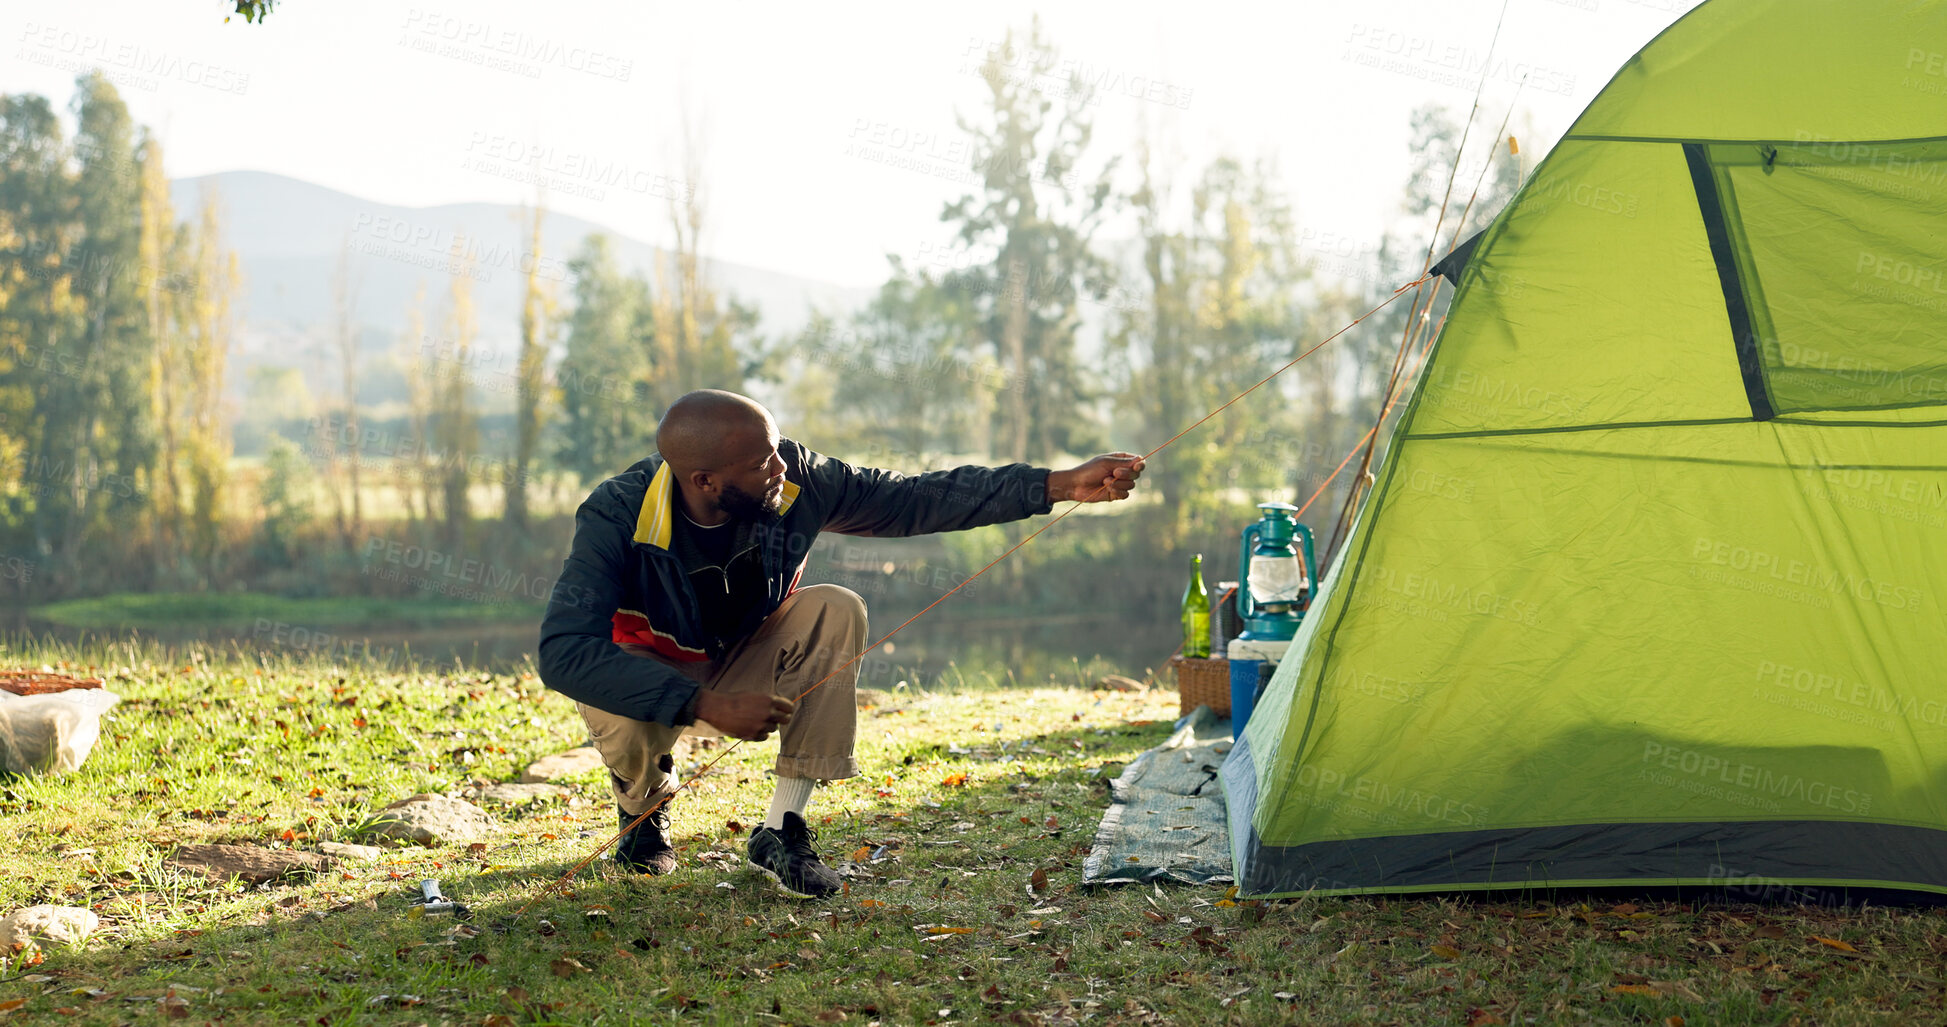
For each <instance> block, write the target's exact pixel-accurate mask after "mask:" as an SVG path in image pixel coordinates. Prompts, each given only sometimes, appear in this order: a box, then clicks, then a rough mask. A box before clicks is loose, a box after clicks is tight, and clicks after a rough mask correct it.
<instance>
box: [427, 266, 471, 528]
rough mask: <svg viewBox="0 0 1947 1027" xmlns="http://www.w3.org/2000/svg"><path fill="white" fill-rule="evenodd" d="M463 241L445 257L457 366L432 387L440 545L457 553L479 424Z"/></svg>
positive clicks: (449, 319) (465, 517) (448, 330)
mask: <svg viewBox="0 0 1947 1027" xmlns="http://www.w3.org/2000/svg"><path fill="white" fill-rule="evenodd" d="M470 252H471V251H470V248H468V247H467V246H466V244H465V241H464V239H462V238H460V237H455V238H454V240H453V245H452V247H451V252H450V254H449V256H450V257H451V258H452V261H453V265H454V274H453V285H452V290H451V292H450V293H449V294H448V306H447V315H446V333H445V334H446V339H447V341H449V342H451V343H452V352H453V360H454V364H455V367H454V369H453V372H452V373H450V374H440V375H437V376H436V378H435V381H434V385H433V418H432V433H433V450H434V452H435V453H436V454H437V458H438V460H439V479H440V513H441V517H442V520H443V522H444V523H443V532H442V542H443V544H444V545H445V546H446V548H447V550H448V552H457V551H458V550H459V548H460V547H461V545H463V544H464V543H465V541H466V526H467V521H468V520H469V519H470V516H471V515H470V512H469V509H468V505H467V488H468V486H469V484H470V474H469V471H470V467H469V465H470V464H471V462H472V460H473V457H474V456H475V455H477V454H478V453H479V451H480V423H479V418H478V417H477V416H476V415H475V413H474V409H473V397H472V387H471V384H470V382H469V381H468V376H467V374H466V373H465V370H466V368H467V367H469V366H470V365H471V364H472V361H473V344H474V341H475V340H476V339H477V338H478V336H479V333H480V326H479V323H478V319H477V318H476V317H475V315H474V311H473V260H472V257H471V256H470V255H469V254H470Z"/></svg>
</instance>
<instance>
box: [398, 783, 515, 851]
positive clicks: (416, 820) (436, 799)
mask: <svg viewBox="0 0 1947 1027" xmlns="http://www.w3.org/2000/svg"><path fill="white" fill-rule="evenodd" d="M493 827H494V820H493V817H491V816H488V815H487V811H486V810H483V809H481V808H480V807H478V806H475V805H474V804H472V803H470V802H463V801H461V800H459V799H449V798H447V797H446V796H444V795H428V794H423V793H422V794H420V795H413V796H409V797H407V798H404V799H400V800H399V801H398V802H395V803H393V804H392V805H390V806H387V807H386V808H384V809H382V810H380V811H379V812H378V815H377V816H376V817H375V818H373V820H372V822H371V824H370V825H368V827H367V829H366V830H367V832H368V833H369V834H371V835H372V836H374V837H378V838H396V839H399V840H401V841H411V842H418V843H419V844H421V845H447V844H450V843H453V842H471V841H478V840H479V839H481V838H484V837H486V835H487V834H488V833H489V832H491V831H492V830H493Z"/></svg>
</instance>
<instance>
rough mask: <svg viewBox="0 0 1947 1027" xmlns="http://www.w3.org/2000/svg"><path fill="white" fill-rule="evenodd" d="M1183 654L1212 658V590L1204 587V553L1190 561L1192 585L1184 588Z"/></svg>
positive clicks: (1202, 658)
mask: <svg viewBox="0 0 1947 1027" xmlns="http://www.w3.org/2000/svg"><path fill="white" fill-rule="evenodd" d="M1183 655H1184V656H1185V657H1187V658H1193V659H1199V660H1207V659H1209V658H1210V591H1209V590H1208V589H1206V588H1204V587H1203V554H1202V553H1198V554H1197V555H1196V557H1195V558H1194V559H1192V560H1191V561H1190V587H1189V588H1186V589H1184V590H1183Z"/></svg>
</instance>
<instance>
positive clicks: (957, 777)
mask: <svg viewBox="0 0 1947 1027" xmlns="http://www.w3.org/2000/svg"><path fill="white" fill-rule="evenodd" d="M940 783H941V784H943V785H945V786H947V787H948V788H965V787H966V786H967V775H965V774H948V775H947V776H945V777H943V778H941V779H940Z"/></svg>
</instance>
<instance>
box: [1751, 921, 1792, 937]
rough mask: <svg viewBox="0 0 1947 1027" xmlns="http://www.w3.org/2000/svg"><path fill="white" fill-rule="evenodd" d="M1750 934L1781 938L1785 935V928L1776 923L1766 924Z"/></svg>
mask: <svg viewBox="0 0 1947 1027" xmlns="http://www.w3.org/2000/svg"><path fill="white" fill-rule="evenodd" d="M1751 936H1752V937H1754V938H1783V937H1784V936H1785V929H1784V928H1782V927H1780V926H1778V925H1777V924H1767V925H1765V926H1763V927H1760V928H1758V929H1757V930H1755V931H1752V932H1751Z"/></svg>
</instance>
